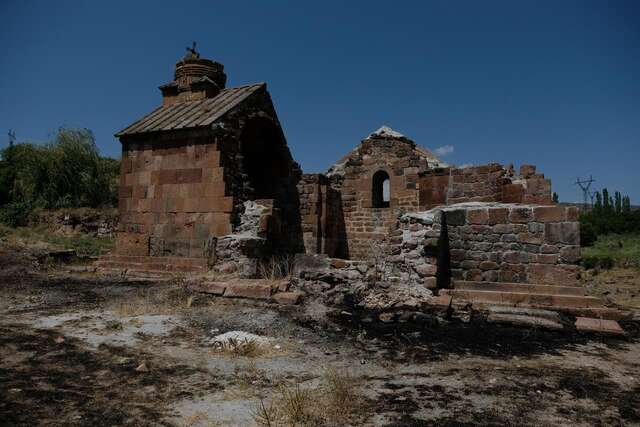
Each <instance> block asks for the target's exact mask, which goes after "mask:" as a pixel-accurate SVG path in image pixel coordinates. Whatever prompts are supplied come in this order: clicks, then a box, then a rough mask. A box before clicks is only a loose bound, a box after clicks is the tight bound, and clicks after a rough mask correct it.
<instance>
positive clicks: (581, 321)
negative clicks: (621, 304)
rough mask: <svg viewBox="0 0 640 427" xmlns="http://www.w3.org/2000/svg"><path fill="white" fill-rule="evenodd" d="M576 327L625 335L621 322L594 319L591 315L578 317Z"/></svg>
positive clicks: (583, 329)
mask: <svg viewBox="0 0 640 427" xmlns="http://www.w3.org/2000/svg"><path fill="white" fill-rule="evenodd" d="M575 326H576V329H577V330H578V331H580V332H592V333H593V332H595V333H600V334H607V335H625V333H624V331H623V330H622V328H621V327H620V324H618V322H616V321H615V320H606V319H594V318H591V317H577V318H576V323H575Z"/></svg>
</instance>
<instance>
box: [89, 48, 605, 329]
mask: <svg viewBox="0 0 640 427" xmlns="http://www.w3.org/2000/svg"><path fill="white" fill-rule="evenodd" d="M226 80H227V79H226V74H225V72H224V67H223V65H222V64H220V63H217V62H214V61H211V60H208V59H203V58H200V56H199V55H198V54H197V53H196V52H195V51H194V50H190V51H189V52H188V53H187V55H186V56H185V57H184V58H182V59H181V60H180V61H178V62H177V63H176V65H175V73H174V78H173V80H172V81H171V82H169V83H167V84H164V85H162V86H160V91H161V93H162V102H161V105H160V106H158V107H157V108H156V109H155V110H153V111H152V112H150V113H149V114H147V115H145V116H144V117H142V118H140V119H139V120H137V121H135V122H133V123H132V124H131V125H130V126H128V127H126V128H124V129H123V130H121V131H120V132H118V133H117V134H116V136H117V137H118V138H119V139H120V142H121V144H122V166H121V174H120V194H119V212H120V224H119V230H118V233H117V245H116V252H115V253H114V254H112V255H109V256H106V257H103V258H102V259H101V260H100V261H99V265H100V266H101V268H104V269H128V270H130V271H134V270H136V269H138V270H145V271H171V272H206V271H209V270H213V271H217V272H224V273H235V274H237V275H239V276H240V277H245V278H252V277H257V276H258V275H259V268H258V266H259V265H260V263H261V262H264V261H266V260H268V259H270V258H272V257H274V256H279V255H291V256H294V255H296V254H298V258H299V259H304V257H305V256H306V257H307V258H314V259H324V260H329V261H327V262H328V263H329V264H326V265H325V264H323V265H325V267H326V266H327V265H328V267H327V268H330V269H333V270H344V272H345V273H344V274H346V275H347V276H349V275H351V274H353V275H354V277H355V279H357V280H360V279H362V280H364V279H363V278H364V277H365V276H367V275H368V274H369V275H370V273H368V272H367V267H358V266H359V265H361V264H363V263H367V262H369V263H371V262H372V261H371V260H372V258H373V257H375V254H373V253H372V251H376V245H378V251H379V252H382V253H383V256H384V257H385V260H384V262H385V265H386V267H385V268H389V269H391V270H393V273H389V276H392V279H391V280H396V281H399V282H402V283H403V284H404V286H412V287H414V288H416V289H418V288H420V289H423V290H426V291H428V292H429V290H430V291H433V292H434V293H437V291H436V289H438V288H449V289H446V290H443V291H442V292H441V293H440V294H441V295H450V296H451V295H452V296H454V297H456V298H460V299H465V300H470V301H486V302H498V303H500V302H502V303H505V304H521V305H527V306H531V307H537V306H556V307H563V308H571V309H572V312H575V313H577V314H580V315H588V316H594V317H603V315H604V317H606V316H609V317H615V316H614V315H612V314H611V313H613V312H612V311H611V310H609V309H607V308H605V307H604V306H603V305H602V303H601V302H600V301H599V300H597V299H595V298H591V297H586V296H584V293H583V291H582V288H581V287H579V283H578V279H579V274H580V271H579V270H580V269H579V266H578V265H577V262H578V261H579V258H580V246H579V245H580V242H579V235H580V233H579V223H578V211H577V209H576V208H574V207H564V206H559V205H556V204H554V203H553V202H552V198H551V182H550V181H549V180H548V179H546V178H545V177H544V175H543V174H541V173H539V172H538V171H537V170H536V167H535V166H531V165H522V166H521V167H520V168H519V170H517V171H516V170H515V169H514V168H513V167H512V166H504V165H500V164H495V163H492V164H488V165H482V166H473V167H465V168H457V167H454V166H451V165H448V164H446V163H445V162H443V161H442V160H440V159H438V158H437V157H436V156H435V155H434V154H433V153H431V152H430V151H429V150H427V149H425V148H422V147H421V146H419V145H418V144H416V143H415V142H414V141H412V140H411V139H409V138H408V137H406V136H404V135H402V134H400V133H398V132H396V131H394V130H392V129H390V128H388V127H381V128H380V129H378V130H377V131H375V132H373V133H371V134H370V135H369V136H367V137H366V138H365V139H364V140H362V141H361V142H360V144H359V145H357V146H356V147H355V148H354V149H353V150H351V151H350V152H349V153H348V154H347V155H346V156H344V157H343V158H342V159H340V160H339V161H337V162H336V163H335V164H334V165H333V166H331V167H330V168H329V169H328V171H327V172H326V173H313V174H305V173H303V172H302V171H301V169H300V167H299V165H298V164H297V163H296V162H295V160H294V159H293V157H292V155H291V152H290V150H289V148H288V146H287V141H286V139H285V136H284V133H283V130H282V126H281V124H280V121H279V120H278V116H277V113H276V109H275V107H274V105H273V102H272V99H271V97H270V95H269V92H268V91H267V85H266V84H265V83H257V84H250V85H246V86H239V87H233V88H228V87H226ZM444 223H446V227H445V228H446V231H447V233H446V236H445V237H446V239H444V240H446V242H444V241H443V231H442V229H443V224H444ZM380 247H383V248H382V249H379V248H380ZM301 254H302V255H301ZM322 262H325V261H322ZM347 272H348V273H347ZM356 276H357V277H356ZM355 279H354V280H355ZM607 310H609V311H607Z"/></svg>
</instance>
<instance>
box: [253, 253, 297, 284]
mask: <svg viewBox="0 0 640 427" xmlns="http://www.w3.org/2000/svg"><path fill="white" fill-rule="evenodd" d="M258 274H259V275H260V277H262V278H263V279H267V280H281V279H287V278H291V277H292V276H293V258H292V257H291V256H289V255H280V256H274V257H271V258H269V259H268V260H266V261H263V262H261V263H260V264H259V265H258Z"/></svg>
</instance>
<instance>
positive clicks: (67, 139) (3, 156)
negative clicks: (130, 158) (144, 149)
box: [0, 128, 120, 224]
mask: <svg viewBox="0 0 640 427" xmlns="http://www.w3.org/2000/svg"><path fill="white" fill-rule="evenodd" d="M119 165H120V163H119V161H118V160H115V159H110V158H105V157H100V154H99V151H98V148H97V146H96V143H95V138H94V136H93V133H92V132H91V131H90V130H88V129H67V128H61V129H59V130H58V132H57V133H56V135H55V137H54V138H53V140H52V141H51V142H49V143H48V144H44V145H40V144H29V143H21V144H15V145H14V146H12V147H8V148H6V149H4V150H2V151H1V152H0V185H1V187H2V189H0V205H2V210H3V212H4V213H5V214H6V215H4V222H8V223H10V224H18V223H21V222H24V219H23V218H21V217H20V218H17V216H24V215H25V212H26V213H28V211H29V210H30V209H31V208H34V207H42V208H63V207H82V206H86V207H100V206H113V205H115V204H116V203H117V186H118V179H117V178H118V174H119V168H120V166H119ZM8 217H10V218H9V219H7V218H8Z"/></svg>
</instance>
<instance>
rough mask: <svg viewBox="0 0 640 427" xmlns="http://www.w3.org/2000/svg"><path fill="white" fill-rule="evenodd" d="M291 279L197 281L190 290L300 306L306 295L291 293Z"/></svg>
mask: <svg viewBox="0 0 640 427" xmlns="http://www.w3.org/2000/svg"><path fill="white" fill-rule="evenodd" d="M290 285H291V281H290V280H289V279H281V280H266V279H234V280H230V281H227V282H221V281H207V280H204V281H196V282H193V283H189V285H188V287H189V289H191V290H193V291H196V292H202V293H207V294H212V295H216V296H221V297H227V298H246V299H254V300H263V301H271V302H277V303H278V304H285V305H295V304H299V303H300V301H301V300H302V299H303V297H304V294H303V293H302V292H299V291H290V290H289V286H290Z"/></svg>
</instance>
